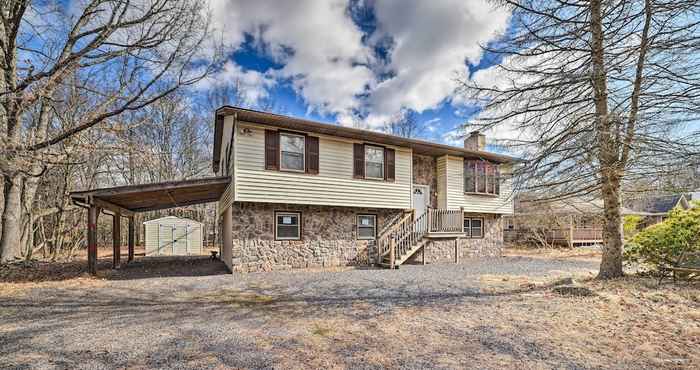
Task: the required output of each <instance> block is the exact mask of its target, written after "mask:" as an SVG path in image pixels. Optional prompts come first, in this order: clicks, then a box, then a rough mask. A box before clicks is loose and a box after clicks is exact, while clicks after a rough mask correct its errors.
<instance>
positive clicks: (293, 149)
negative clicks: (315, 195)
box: [280, 133, 305, 172]
mask: <svg viewBox="0 0 700 370" xmlns="http://www.w3.org/2000/svg"><path fill="white" fill-rule="evenodd" d="M304 141H305V138H304V136H302V135H294V134H288V133H280V169H282V170H286V171H300V172H304Z"/></svg>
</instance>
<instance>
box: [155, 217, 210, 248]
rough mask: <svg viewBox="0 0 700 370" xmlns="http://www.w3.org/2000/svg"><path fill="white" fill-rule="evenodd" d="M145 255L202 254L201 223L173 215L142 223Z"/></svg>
mask: <svg viewBox="0 0 700 370" xmlns="http://www.w3.org/2000/svg"><path fill="white" fill-rule="evenodd" d="M143 225H144V228H145V229H146V256H187V255H196V254H202V229H203V227H202V223H201V222H199V221H195V220H190V219H188V218H181V217H175V216H166V217H161V218H158V219H155V220H149V221H146V222H144V223H143Z"/></svg>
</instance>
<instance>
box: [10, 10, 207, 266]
mask: <svg viewBox="0 0 700 370" xmlns="http://www.w3.org/2000/svg"><path fill="white" fill-rule="evenodd" d="M205 10H206V9H204V7H203V4H202V1H200V0H139V1H128V0H85V1H75V2H72V3H71V6H70V9H68V7H65V5H64V4H61V3H58V2H56V3H54V2H38V1H37V2H32V1H30V0H10V1H2V3H1V4H0V21H1V23H0V75H1V76H0V177H1V178H0V261H6V260H9V259H11V258H13V257H14V256H16V255H18V254H19V251H20V250H21V249H22V245H21V232H20V230H21V228H22V226H21V225H22V224H23V223H24V221H25V220H26V218H27V217H29V216H28V214H29V211H28V210H30V209H31V208H32V205H33V202H34V196H35V193H36V190H37V186H38V184H39V180H40V178H41V176H42V175H43V174H44V173H45V171H46V170H47V168H48V167H50V166H51V163H56V162H60V161H61V159H62V153H61V152H60V151H58V150H56V148H57V145H58V144H61V143H64V142H66V141H68V140H69V139H70V138H72V137H74V136H76V135H78V134H80V133H81V132H83V131H85V130H87V129H90V128H93V127H96V126H97V127H99V128H101V129H104V128H106V127H109V126H110V125H111V124H112V123H113V119H114V118H115V117H117V116H118V115H120V114H122V113H125V112H133V111H137V110H139V109H142V108H143V107H146V106H149V105H150V104H152V103H154V102H157V101H158V100H160V99H161V98H163V97H165V96H168V95H169V94H171V93H172V92H174V91H176V90H178V89H179V88H181V87H182V86H187V85H191V84H193V83H196V82H197V81H199V80H200V79H201V78H202V77H203V76H205V75H206V74H207V73H208V72H209V71H210V67H211V65H210V64H208V63H203V62H201V60H200V59H199V56H200V54H199V51H200V49H201V47H202V45H203V42H204V41H205V40H206V36H207V32H208V30H209V25H208V22H207V18H206V13H205ZM66 89H68V90H75V91H77V94H80V95H81V96H82V98H83V99H84V105H83V106H82V110H83V112H84V114H81V115H71V116H70V120H67V119H66V118H68V117H67V116H66V115H64V111H63V110H62V106H61V96H62V95H61V92H62V91H64V90H66Z"/></svg>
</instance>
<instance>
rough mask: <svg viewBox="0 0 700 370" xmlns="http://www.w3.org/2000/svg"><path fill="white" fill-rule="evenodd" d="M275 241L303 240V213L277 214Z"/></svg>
mask: <svg viewBox="0 0 700 370" xmlns="http://www.w3.org/2000/svg"><path fill="white" fill-rule="evenodd" d="M275 239H276V240H301V213H299V212H275Z"/></svg>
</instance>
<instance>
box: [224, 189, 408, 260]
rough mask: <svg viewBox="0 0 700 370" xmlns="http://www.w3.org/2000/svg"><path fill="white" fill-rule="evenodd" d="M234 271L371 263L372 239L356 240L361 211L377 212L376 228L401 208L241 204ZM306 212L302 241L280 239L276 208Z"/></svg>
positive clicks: (237, 207) (235, 234) (235, 233)
mask: <svg viewBox="0 0 700 370" xmlns="http://www.w3.org/2000/svg"><path fill="white" fill-rule="evenodd" d="M232 209H233V227H232V229H233V270H234V271H239V272H251V271H271V270H284V269H292V268H306V267H329V266H349V265H368V264H369V257H370V255H372V256H373V255H374V254H373V251H370V247H369V245H370V243H369V241H367V240H358V239H357V231H356V227H357V221H356V219H357V215H358V214H374V215H376V216H377V232H378V231H380V230H381V229H382V228H383V227H384V224H385V223H386V222H387V221H388V220H390V219H391V218H393V217H394V216H395V215H397V214H398V213H401V212H402V211H401V210H386V209H367V208H351V207H330V206H310V205H293V204H272V203H248V202H237V203H234V204H233V205H232ZM276 211H290V212H301V230H302V231H301V240H285V241H278V240H275V230H274V227H275V212H276Z"/></svg>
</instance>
